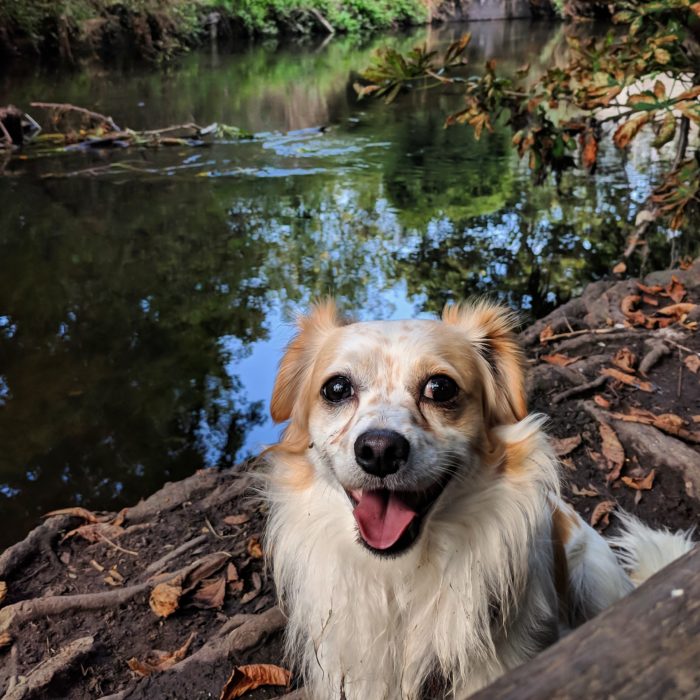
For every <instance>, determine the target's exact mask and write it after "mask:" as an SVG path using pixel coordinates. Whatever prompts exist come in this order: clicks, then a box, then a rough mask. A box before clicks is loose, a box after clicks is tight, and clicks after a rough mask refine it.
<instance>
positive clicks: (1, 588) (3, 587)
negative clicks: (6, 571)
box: [0, 581, 7, 603]
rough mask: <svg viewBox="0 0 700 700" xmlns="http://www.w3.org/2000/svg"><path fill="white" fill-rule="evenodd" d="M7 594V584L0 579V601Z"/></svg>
mask: <svg viewBox="0 0 700 700" xmlns="http://www.w3.org/2000/svg"><path fill="white" fill-rule="evenodd" d="M6 596H7V584H6V583H5V582H4V581H0V603H2V601H3V600H5V598H6Z"/></svg>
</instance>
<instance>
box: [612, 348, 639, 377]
mask: <svg viewBox="0 0 700 700" xmlns="http://www.w3.org/2000/svg"><path fill="white" fill-rule="evenodd" d="M612 363H613V364H614V365H615V366H616V367H619V368H620V369H621V370H622V371H623V372H629V373H630V374H634V370H635V367H636V366H637V356H636V355H635V354H634V353H633V352H632V351H631V350H630V349H629V348H628V347H624V348H620V349H619V350H618V351H617V352H616V353H615V355H614V356H613V359H612Z"/></svg>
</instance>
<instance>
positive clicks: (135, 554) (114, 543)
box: [100, 533, 139, 557]
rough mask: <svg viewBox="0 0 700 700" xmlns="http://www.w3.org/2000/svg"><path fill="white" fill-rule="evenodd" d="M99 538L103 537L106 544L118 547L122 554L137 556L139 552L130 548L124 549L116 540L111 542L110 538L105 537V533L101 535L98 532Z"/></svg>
mask: <svg viewBox="0 0 700 700" xmlns="http://www.w3.org/2000/svg"><path fill="white" fill-rule="evenodd" d="M100 538H101V539H103V540H104V541H105V542H106V543H107V544H110V545H112V547H114V549H118V550H119V551H120V552H124V554H131V556H133V557H138V555H139V553H138V552H134V551H133V550H132V549H124V547H120V546H119V545H118V544H117V543H116V542H112V540H110V539H109V537H107V535H103V534H102V533H100Z"/></svg>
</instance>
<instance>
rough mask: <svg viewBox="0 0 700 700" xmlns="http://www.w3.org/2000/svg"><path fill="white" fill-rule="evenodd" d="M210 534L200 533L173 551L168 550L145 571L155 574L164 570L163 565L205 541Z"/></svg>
mask: <svg viewBox="0 0 700 700" xmlns="http://www.w3.org/2000/svg"><path fill="white" fill-rule="evenodd" d="M208 537H209V535H199V536H198V537H194V538H192V539H191V540H188V541H187V542H185V543H184V544H181V545H180V546H179V547H176V548H175V549H173V550H172V551H170V552H168V553H167V554H166V555H165V556H162V557H161V558H160V559H157V560H156V561H154V562H152V563H151V564H149V565H148V566H147V567H146V571H145V573H147V574H155V573H157V572H158V571H162V569H163V567H164V566H165V565H166V564H167V563H168V562H170V561H172V560H173V559H175V558H176V557H178V556H180V554H182V553H183V552H186V551H187V550H189V549H192V548H193V547H196V546H197V545H199V544H201V543H202V542H205V541H206V540H207V539H208Z"/></svg>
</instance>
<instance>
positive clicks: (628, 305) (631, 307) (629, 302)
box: [620, 294, 647, 326]
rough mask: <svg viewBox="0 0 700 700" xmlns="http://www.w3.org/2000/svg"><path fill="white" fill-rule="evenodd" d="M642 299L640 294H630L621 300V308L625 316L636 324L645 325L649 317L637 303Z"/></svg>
mask: <svg viewBox="0 0 700 700" xmlns="http://www.w3.org/2000/svg"><path fill="white" fill-rule="evenodd" d="M641 300H642V297H640V296H639V294H629V295H628V296H626V297H624V298H623V300H622V301H621V302H620V310H621V311H622V313H623V314H624V315H625V318H626V319H627V320H628V321H629V322H630V323H631V324H633V325H635V326H643V325H645V324H646V322H647V317H646V316H645V315H644V314H643V313H642V312H641V311H639V309H637V308H636V307H637V304H639V302H640V301H641Z"/></svg>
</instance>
